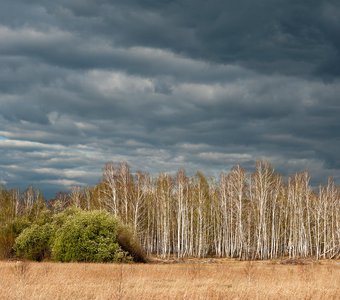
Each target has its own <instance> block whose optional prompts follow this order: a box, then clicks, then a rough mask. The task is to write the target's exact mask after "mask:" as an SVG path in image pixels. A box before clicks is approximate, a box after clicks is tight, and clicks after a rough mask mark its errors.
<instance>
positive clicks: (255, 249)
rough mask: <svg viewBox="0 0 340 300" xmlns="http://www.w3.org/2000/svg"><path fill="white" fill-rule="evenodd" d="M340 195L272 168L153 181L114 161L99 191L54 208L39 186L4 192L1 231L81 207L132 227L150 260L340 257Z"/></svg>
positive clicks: (63, 197) (80, 193)
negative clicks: (24, 219) (13, 224)
mask: <svg viewBox="0 0 340 300" xmlns="http://www.w3.org/2000/svg"><path fill="white" fill-rule="evenodd" d="M339 191H340V189H339V187H338V186H337V185H335V183H334V181H333V180H332V179H329V180H328V182H327V184H326V185H324V186H320V187H319V188H318V189H317V190H315V189H313V188H312V186H311V184H310V175H309V174H308V172H301V173H296V174H294V175H291V176H289V177H288V178H287V179H284V178H283V177H282V176H281V175H280V174H279V173H277V172H276V171H275V170H274V168H273V167H272V165H271V164H270V163H269V162H266V161H259V162H257V163H256V167H255V170H254V171H253V172H252V173H248V172H246V170H244V169H243V168H242V167H241V166H239V165H236V166H235V167H233V168H232V169H231V170H230V171H229V172H222V173H221V174H220V176H219V178H211V177H209V178H207V177H206V176H204V174H203V173H201V172H197V173H196V174H195V175H194V176H187V175H186V172H185V170H183V169H181V170H179V171H178V172H177V173H176V174H175V175H170V174H167V173H160V174H159V175H158V176H155V177H152V176H151V175H150V174H148V173H146V172H142V171H138V172H135V173H132V172H131V169H130V167H129V165H128V164H127V163H126V162H122V163H117V164H115V163H112V162H110V163H107V164H106V165H105V167H104V168H103V176H102V179H101V181H100V182H99V183H98V184H97V185H95V186H92V187H73V188H72V190H71V191H70V192H69V193H58V194H57V195H56V197H55V198H54V199H52V200H51V201H47V202H46V201H44V200H43V197H42V194H41V193H40V192H39V191H38V190H35V189H33V188H32V187H30V188H28V189H27V190H26V191H24V192H22V193H20V192H19V191H17V190H6V189H5V188H2V189H0V224H2V225H1V226H2V227H4V225H3V224H6V223H8V222H10V221H11V220H13V219H16V218H18V217H20V216H27V217H28V218H31V219H34V218H35V217H37V216H38V215H39V212H40V211H42V210H44V209H48V210H49V211H51V212H52V213H60V212H61V211H63V210H64V209H66V208H67V207H70V206H75V207H78V208H81V209H83V210H98V209H99V210H106V211H108V212H109V213H111V214H112V215H114V216H115V217H116V218H118V219H119V220H120V221H121V222H122V223H124V224H127V225H129V226H130V227H131V228H133V231H134V233H135V235H136V236H137V237H138V239H139V240H140V243H141V245H142V246H143V248H144V250H145V251H146V252H147V254H149V255H151V254H152V255H158V256H161V257H163V258H169V257H177V258H183V257H198V258H200V257H207V256H215V257H233V258H239V259H244V260H247V259H276V258H281V257H290V258H300V257H314V258H316V259H320V258H339V257H340V197H339V195H340V193H339ZM13 235H14V236H15V233H13ZM0 238H1V236H0ZM8 251H9V250H8Z"/></svg>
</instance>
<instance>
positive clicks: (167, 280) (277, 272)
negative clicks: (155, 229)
mask: <svg viewBox="0 0 340 300" xmlns="http://www.w3.org/2000/svg"><path fill="white" fill-rule="evenodd" d="M0 299H340V261H321V262H318V263H316V262H311V261H306V262H305V263H304V264H291V263H282V262H280V261H276V262H273V261H262V262H239V261H233V260H192V261H191V260H186V261H185V262H182V263H162V262H158V263H151V264H125V265H118V264H83V263H69V264H66V263H65V264H62V263H50V262H44V263H33V262H0Z"/></svg>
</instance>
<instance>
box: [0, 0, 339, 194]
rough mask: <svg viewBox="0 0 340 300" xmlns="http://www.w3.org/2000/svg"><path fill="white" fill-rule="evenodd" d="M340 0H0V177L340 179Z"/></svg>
mask: <svg viewBox="0 0 340 300" xmlns="http://www.w3.org/2000/svg"><path fill="white" fill-rule="evenodd" d="M339 96H340V2H339V1H338V0H334V1H331V0H329V1H325V0H305V1H302V0H275V1H274V0H259V1H253V0H238V1H236V0H235V1H234V0H223V1H222V0H210V1H206V0H205V1H203V0H176V1H171V0H144V1H137V0H115V1H108V0H59V1H50V0H30V1H28V0H2V1H1V2H0V184H4V185H6V186H7V187H14V186H16V187H21V188H24V187H26V186H27V185H30V184H32V185H33V186H35V187H37V188H40V189H41V190H43V191H44V192H45V193H46V194H47V195H53V193H55V192H56V191H58V190H67V189H68V188H70V187H71V186H73V185H86V184H95V183H97V182H98V181H99V180H100V178H101V173H102V167H103V166H104V164H105V162H108V161H115V162H118V161H127V162H128V163H129V164H130V165H131V167H132V170H138V169H141V170H144V171H148V172H151V173H152V174H157V173H158V172H160V171H167V172H175V171H176V170H177V169H179V168H185V169H186V170H187V172H188V173H189V174H190V173H193V172H195V171H197V170H202V171H203V172H204V173H206V174H208V175H214V176H218V174H219V172H221V171H228V170H229V169H230V168H231V167H232V166H233V165H235V164H238V163H240V164H241V165H242V166H244V167H245V168H247V169H251V168H253V167H254V164H255V161H256V160H259V159H266V160H269V161H271V162H272V164H273V166H274V167H275V168H276V169H277V170H278V171H279V172H281V173H282V174H283V175H289V174H292V173H294V172H296V171H303V170H308V171H310V173H311V175H312V178H313V183H315V184H319V183H323V182H325V181H326V180H327V177H328V176H333V177H334V178H335V180H336V182H337V183H338V182H339V179H340V156H339V149H340V117H339V116H340V99H339Z"/></svg>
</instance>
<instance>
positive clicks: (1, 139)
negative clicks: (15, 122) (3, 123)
mask: <svg viewBox="0 0 340 300" xmlns="http://www.w3.org/2000/svg"><path fill="white" fill-rule="evenodd" d="M3 140H8V138H6V137H4V136H1V135H0V141H3Z"/></svg>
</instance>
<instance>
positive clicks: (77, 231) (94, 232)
mask: <svg viewBox="0 0 340 300" xmlns="http://www.w3.org/2000/svg"><path fill="white" fill-rule="evenodd" d="M56 222H57V223H58V224H60V225H61V227H60V228H59V229H58V230H57V231H56V234H55V239H54V242H53V245H52V256H53V258H54V259H55V260H58V261H63V262H69V261H82V262H113V261H130V260H131V257H129V256H128V254H127V252H124V251H123V250H122V249H121V248H120V246H119V244H118V243H117V228H118V221H117V220H116V219H115V218H114V217H113V216H111V215H110V214H108V213H105V212H101V211H91V212H81V211H78V212H73V213H71V214H69V215H68V212H66V214H65V213H64V215H62V216H58V217H57V218H56ZM63 222H64V223H63ZM61 223H63V224H61Z"/></svg>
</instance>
